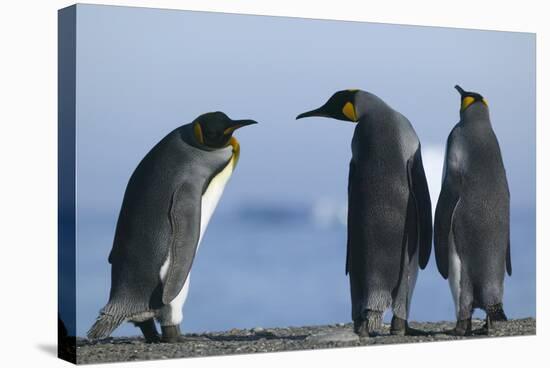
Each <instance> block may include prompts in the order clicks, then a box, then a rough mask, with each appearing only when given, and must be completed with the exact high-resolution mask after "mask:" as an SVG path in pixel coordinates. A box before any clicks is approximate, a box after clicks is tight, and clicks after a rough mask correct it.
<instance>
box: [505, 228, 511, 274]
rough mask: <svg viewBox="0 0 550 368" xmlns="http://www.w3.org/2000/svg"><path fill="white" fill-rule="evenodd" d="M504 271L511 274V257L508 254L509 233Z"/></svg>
mask: <svg viewBox="0 0 550 368" xmlns="http://www.w3.org/2000/svg"><path fill="white" fill-rule="evenodd" d="M506 272H507V273H508V276H512V257H511V256H510V234H508V248H507V249H506Z"/></svg>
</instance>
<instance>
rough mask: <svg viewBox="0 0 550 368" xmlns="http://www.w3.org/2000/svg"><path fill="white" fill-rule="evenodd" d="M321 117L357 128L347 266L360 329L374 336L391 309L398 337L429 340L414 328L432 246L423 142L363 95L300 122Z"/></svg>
mask: <svg viewBox="0 0 550 368" xmlns="http://www.w3.org/2000/svg"><path fill="white" fill-rule="evenodd" d="M313 116H320V117H329V118H334V119H338V120H344V121H350V122H353V123H356V126H355V132H354V134H353V139H352V143H351V150H352V158H351V163H350V170H349V182H348V242H347V261H346V273H349V275H350V285H351V302H352V319H353V322H354V330H355V332H356V333H357V334H358V335H360V336H365V337H366V336H372V335H374V334H375V333H376V332H377V330H379V329H380V327H381V323H382V316H383V313H384V312H385V311H386V310H387V309H388V308H390V307H391V309H392V312H393V319H392V323H391V333H392V334H395V335H404V334H407V335H421V334H423V332H422V331H418V330H415V329H412V328H410V327H409V326H408V323H407V320H408V318H409V310H410V303H411V298H412V294H413V289H414V286H415V283H416V276H417V273H418V268H419V267H420V268H422V269H423V268H425V267H426V264H427V263H428V259H429V257H430V252H431V242H432V216H431V202H430V194H429V192H428V185H427V182H426V176H425V174H424V168H423V165H422V155H421V152H420V142H419V140H418V137H417V136H416V133H415V131H414V129H413V127H412V125H411V123H410V122H409V120H407V118H406V117H404V116H403V115H402V114H400V113H399V112H397V111H396V110H394V109H393V108H392V107H390V106H389V105H388V104H387V103H385V102H384V101H383V100H382V99H380V98H379V97H377V96H375V95H374V94H372V93H369V92H365V91H361V90H344V91H339V92H337V93H335V94H334V95H333V96H332V97H331V98H330V99H329V100H328V101H327V102H326V103H325V104H324V105H323V106H321V107H320V108H318V109H315V110H312V111H309V112H305V113H303V114H300V115H298V116H297V119H300V118H305V117H313ZM327 150H330V147H327Z"/></svg>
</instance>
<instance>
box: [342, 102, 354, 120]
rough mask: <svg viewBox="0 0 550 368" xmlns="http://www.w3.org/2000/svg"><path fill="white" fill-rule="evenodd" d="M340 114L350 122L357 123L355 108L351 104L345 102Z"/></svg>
mask: <svg viewBox="0 0 550 368" xmlns="http://www.w3.org/2000/svg"><path fill="white" fill-rule="evenodd" d="M342 113H343V114H344V115H345V116H346V117H347V118H348V119H350V120H351V121H357V114H356V113H355V106H353V104H352V103H351V102H346V104H345V105H344V107H343V108H342Z"/></svg>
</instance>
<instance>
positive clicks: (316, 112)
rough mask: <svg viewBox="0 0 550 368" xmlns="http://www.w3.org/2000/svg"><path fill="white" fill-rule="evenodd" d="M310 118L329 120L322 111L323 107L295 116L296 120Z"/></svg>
mask: <svg viewBox="0 0 550 368" xmlns="http://www.w3.org/2000/svg"><path fill="white" fill-rule="evenodd" d="M311 116H320V117H323V118H329V117H330V116H329V115H328V114H327V113H326V112H325V111H324V109H323V106H321V107H319V108H318V109H315V110H311V111H307V112H304V113H301V114H300V115H298V116H296V120H298V119H302V118H309V117H311Z"/></svg>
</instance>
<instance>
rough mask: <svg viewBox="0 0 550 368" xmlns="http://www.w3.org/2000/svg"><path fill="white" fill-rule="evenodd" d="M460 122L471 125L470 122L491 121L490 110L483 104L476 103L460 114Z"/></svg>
mask: <svg viewBox="0 0 550 368" xmlns="http://www.w3.org/2000/svg"><path fill="white" fill-rule="evenodd" d="M460 120H461V122H462V123H463V124H469V123H470V122H479V121H490V117H489V108H487V106H485V105H483V103H481V102H476V103H475V104H473V105H471V106H470V107H468V108H467V109H466V110H464V111H462V112H461V113H460Z"/></svg>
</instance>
